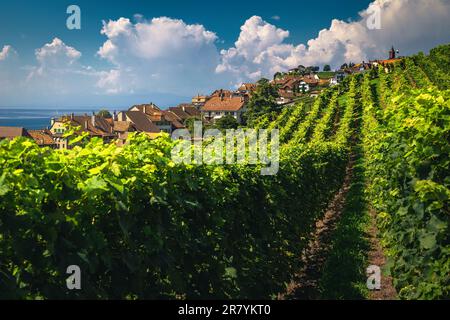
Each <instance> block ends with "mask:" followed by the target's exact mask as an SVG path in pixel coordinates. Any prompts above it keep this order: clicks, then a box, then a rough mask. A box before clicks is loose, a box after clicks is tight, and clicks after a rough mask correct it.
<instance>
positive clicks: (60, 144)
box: [49, 113, 115, 149]
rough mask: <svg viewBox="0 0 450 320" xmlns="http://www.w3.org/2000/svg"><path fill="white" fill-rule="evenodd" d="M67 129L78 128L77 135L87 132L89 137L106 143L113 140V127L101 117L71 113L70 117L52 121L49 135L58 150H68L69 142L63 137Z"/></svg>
mask: <svg viewBox="0 0 450 320" xmlns="http://www.w3.org/2000/svg"><path fill="white" fill-rule="evenodd" d="M68 127H74V128H78V133H82V132H87V133H88V134H89V137H91V138H93V137H99V138H102V139H103V141H105V142H106V143H108V142H110V141H112V140H113V139H114V138H115V135H114V132H113V126H112V125H111V124H110V123H109V122H108V121H107V120H106V119H105V118H103V117H101V116H98V115H95V113H93V114H92V115H91V116H88V115H86V114H85V115H83V116H78V115H74V114H73V113H72V114H71V115H70V116H63V117H61V118H59V119H54V118H53V119H52V120H51V126H50V130H49V131H50V133H51V135H52V136H53V139H54V141H55V143H56V147H57V148H58V149H66V148H69V143H68V142H69V141H68V139H67V138H66V137H64V133H65V132H66V130H67V128H68Z"/></svg>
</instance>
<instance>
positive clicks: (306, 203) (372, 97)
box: [0, 46, 450, 299]
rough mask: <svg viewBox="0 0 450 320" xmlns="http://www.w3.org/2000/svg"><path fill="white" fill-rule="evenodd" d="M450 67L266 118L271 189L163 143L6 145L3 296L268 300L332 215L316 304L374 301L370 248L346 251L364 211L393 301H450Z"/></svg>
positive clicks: (446, 53) (421, 66)
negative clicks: (77, 278)
mask: <svg viewBox="0 0 450 320" xmlns="http://www.w3.org/2000/svg"><path fill="white" fill-rule="evenodd" d="M449 67H450V46H442V47H438V48H436V49H434V50H433V51H431V53H430V55H429V56H424V55H422V54H420V55H417V56H414V57H411V58H406V59H404V60H402V61H401V62H399V63H397V64H396V65H394V66H391V67H389V70H388V71H389V72H386V70H385V69H384V68H383V67H380V68H379V69H374V70H371V71H370V72H367V73H365V74H358V75H354V76H350V77H347V78H346V79H345V80H344V82H343V83H341V84H340V85H338V86H336V87H332V88H329V89H326V90H325V91H324V92H322V94H321V95H320V96H319V97H317V98H316V99H315V100H314V101H312V102H311V103H309V102H308V101H305V102H303V103H300V104H298V105H296V106H286V107H285V108H284V109H283V110H282V111H280V113H279V115H278V116H277V117H276V120H275V121H272V122H270V121H267V119H261V120H260V121H259V122H258V128H268V129H274V128H279V129H280V143H281V148H280V164H279V171H278V173H277V174H276V175H273V176H264V175H261V174H260V169H261V164H257V165H242V164H239V165H214V164H212V165H193V164H176V163H174V162H173V161H172V160H171V150H172V149H173V148H174V146H175V145H177V144H178V143H180V142H179V141H172V140H171V139H170V138H169V137H161V138H159V139H156V140H153V141H152V140H149V139H147V138H145V137H143V136H135V137H132V138H131V140H130V143H129V144H127V145H125V146H124V147H118V146H116V145H114V144H111V145H104V144H103V143H102V142H101V141H99V140H95V139H94V140H92V141H91V142H89V143H87V144H86V145H85V146H84V147H75V148H74V149H72V150H66V151H64V152H60V151H52V150H49V149H41V148H38V147H37V146H36V145H34V144H33V143H31V142H30V141H28V140H24V139H18V140H14V141H2V142H1V143H0V163H1V164H2V166H1V168H2V169H1V171H0V212H1V215H0V257H1V260H0V298H64V297H67V298H125V299H136V298H263V299H271V298H276V297H277V296H279V295H280V294H283V293H285V292H286V291H287V290H288V284H289V283H291V281H292V280H293V279H294V281H295V278H296V275H298V274H299V273H301V271H300V270H304V269H305V264H307V263H308V261H311V260H309V259H308V257H306V259H303V258H302V256H304V255H305V252H308V248H309V247H310V245H311V241H310V240H311V235H312V234H314V232H315V230H316V226H317V221H323V218H324V215H326V214H328V215H331V216H334V218H333V219H328V220H330V221H331V220H332V221H333V223H330V225H329V227H330V230H329V235H330V239H328V240H327V241H329V243H328V244H327V243H325V242H324V243H321V242H319V244H323V245H324V246H325V245H330V246H331V249H330V250H328V251H326V252H325V253H326V255H325V256H324V257H323V259H322V260H323V261H321V262H320V263H318V265H317V266H315V268H316V270H315V276H316V277H317V279H315V280H316V283H317V285H316V287H315V288H313V290H315V291H317V292H315V293H314V295H313V296H314V297H317V298H323V297H333V298H355V297H356V298H367V297H370V295H369V293H368V291H367V289H365V288H364V286H365V280H366V277H365V268H366V267H367V266H368V265H369V264H370V262H371V261H370V259H369V258H368V257H367V255H368V251H369V250H370V249H369V248H365V247H364V246H362V245H360V244H358V245H357V246H356V244H355V240H356V239H360V238H361V239H363V240H364V239H365V238H366V237H367V235H366V233H367V232H368V228H369V225H370V219H371V218H370V215H369V211H371V210H372V211H374V212H375V213H376V220H377V225H378V228H379V229H380V234H379V236H380V238H381V243H382V244H383V246H384V248H385V251H384V252H385V253H386V255H387V257H388V263H387V264H386V266H385V267H386V268H387V269H386V271H387V272H390V275H391V276H392V278H393V283H394V287H395V289H396V290H397V293H398V296H399V297H400V298H405V299H414V298H424V299H432V298H449V297H450V278H449V275H450V238H449V232H448V227H449V218H450V213H449V206H448V199H449V197H450V190H449V183H450V178H449V174H448V173H449V172H448V168H449V151H450V150H449V148H450V147H449V140H450V139H449V138H450V137H449V128H450V125H449V121H450V105H449V98H450V92H449V90H448V84H449V81H450V80H449V79H450V78H449V77H450V75H449V73H448V70H449ZM358 164H360V165H358ZM355 171H356V172H355ZM352 172H353V173H352ZM355 187H358V188H362V189H361V190H362V191H363V193H364V194H365V195H364V194H360V193H356V192H352V190H353V191H354V188H355ZM344 189H345V190H344ZM343 190H344V191H343ZM337 195H340V197H338V198H339V199H340V200H335V199H336V197H337ZM334 201H341V202H342V206H336V207H338V209H336V208H335V209H330V203H333V202H334ZM355 204H358V205H359V206H355ZM330 210H331V211H330ZM350 218H351V219H350ZM340 222H342V223H340ZM344 222H345V223H344ZM350 231H351V232H356V233H355V235H356V236H355V237H353V239H350V240H349V241H342V239H341V238H340V237H341V236H343V235H345V233H347V234H350V233H349V232H350ZM346 246H347V247H346ZM350 254H353V255H352V256H350ZM342 257H350V258H352V259H350V260H348V261H342ZM336 261H338V263H336ZM349 261H350V263H348V262H349ZM72 264H77V265H79V266H80V267H81V269H82V270H83V290H80V291H76V292H70V291H68V290H67V289H66V286H65V278H66V273H65V271H66V267H67V266H68V265H72ZM333 266H334V267H335V268H337V270H336V269H335V270H334V271H333ZM333 272H334V273H333ZM337 278H339V279H337ZM330 279H335V280H334V281H341V282H342V281H346V283H341V282H339V284H340V285H339V286H338V285H337V283H338V282H333V281H330ZM336 279H337V280H336ZM300 285H301V284H300ZM284 296H285V297H293V298H301V297H302V296H301V295H296V294H295V293H294V295H289V294H286V295H284Z"/></svg>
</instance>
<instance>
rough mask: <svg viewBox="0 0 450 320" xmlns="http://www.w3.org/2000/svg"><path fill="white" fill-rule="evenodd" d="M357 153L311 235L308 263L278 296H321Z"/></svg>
mask: <svg viewBox="0 0 450 320" xmlns="http://www.w3.org/2000/svg"><path fill="white" fill-rule="evenodd" d="M354 162H355V160H354V156H353V155H352V156H351V158H350V161H349V163H348V165H347V168H346V173H345V178H344V183H343V185H342V187H341V189H340V190H339V191H338V192H337V193H336V194H335V196H334V198H333V199H332V201H331V202H330V204H329V206H328V208H327V210H326V212H325V215H324V217H323V218H322V219H321V220H319V221H317V222H316V230H315V232H314V233H313V234H312V235H311V239H312V240H311V241H310V243H309V245H308V248H306V249H305V251H304V252H303V255H302V257H301V259H302V261H303V262H304V267H303V268H302V269H301V270H300V271H299V272H298V274H296V275H295V277H294V280H293V281H292V282H291V283H290V284H289V285H288V288H287V291H286V293H283V294H280V295H279V296H278V299H281V300H285V299H308V300H310V299H320V296H319V295H318V285H319V283H318V282H319V280H320V276H321V271H322V269H323V265H324V263H325V261H326V259H327V256H328V252H329V250H330V249H331V239H332V236H333V231H334V229H335V226H336V222H337V221H338V220H339V217H340V215H341V213H342V211H343V208H344V205H345V200H346V196H347V193H348V190H349V189H350V184H351V181H352V178H353V165H354Z"/></svg>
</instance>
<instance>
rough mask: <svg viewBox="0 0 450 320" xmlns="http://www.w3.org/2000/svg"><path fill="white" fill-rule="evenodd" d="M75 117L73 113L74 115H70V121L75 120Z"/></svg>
mask: <svg viewBox="0 0 450 320" xmlns="http://www.w3.org/2000/svg"><path fill="white" fill-rule="evenodd" d="M74 117H75V115H74V113H73V112H72V113H71V114H70V120H73V119H74Z"/></svg>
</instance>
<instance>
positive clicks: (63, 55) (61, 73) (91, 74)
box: [23, 38, 100, 96]
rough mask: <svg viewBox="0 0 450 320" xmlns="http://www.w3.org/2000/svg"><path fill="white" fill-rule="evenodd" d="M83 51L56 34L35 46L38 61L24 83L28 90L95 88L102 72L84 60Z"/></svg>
mask: <svg viewBox="0 0 450 320" xmlns="http://www.w3.org/2000/svg"><path fill="white" fill-rule="evenodd" d="M81 55H82V54H81V52H80V51H78V50H77V49H75V48H74V47H71V46H69V45H67V44H65V43H64V42H63V41H62V40H61V39H59V38H54V39H53V40H52V41H51V42H49V43H46V44H44V45H43V46H42V47H41V48H38V49H36V50H35V57H36V65H33V66H31V67H28V68H27V69H28V76H27V78H26V81H25V83H24V84H23V85H24V87H25V90H26V92H27V93H28V94H30V95H34V94H40V95H45V96H56V95H57V96H62V95H76V94H80V93H83V94H87V93H90V92H92V91H93V88H95V83H96V81H97V79H98V76H99V74H100V73H99V72H97V71H96V70H94V69H93V68H92V67H90V66H85V65H83V64H82V63H80V61H79V60H80V58H81Z"/></svg>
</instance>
